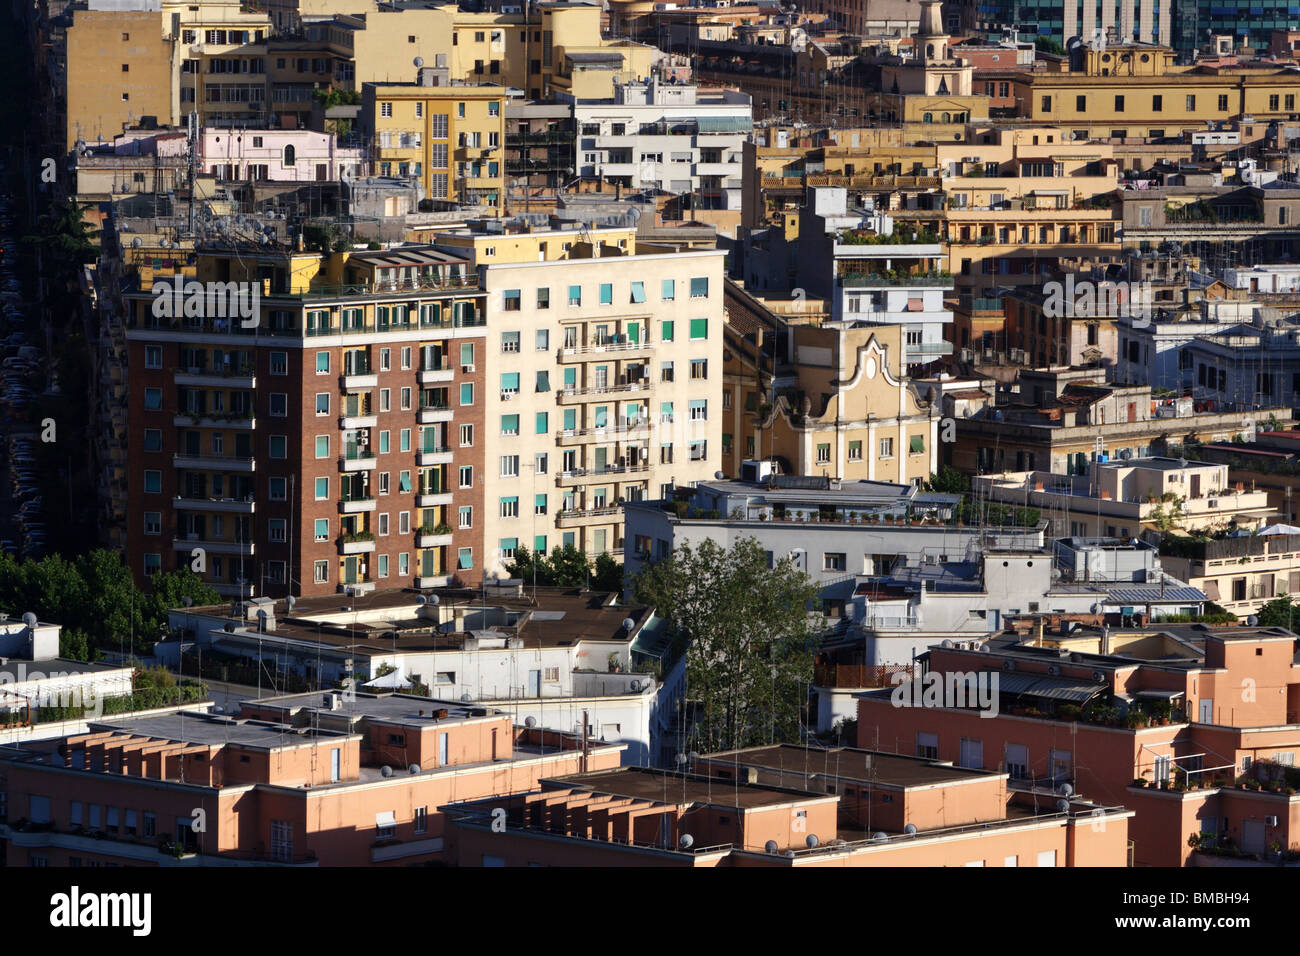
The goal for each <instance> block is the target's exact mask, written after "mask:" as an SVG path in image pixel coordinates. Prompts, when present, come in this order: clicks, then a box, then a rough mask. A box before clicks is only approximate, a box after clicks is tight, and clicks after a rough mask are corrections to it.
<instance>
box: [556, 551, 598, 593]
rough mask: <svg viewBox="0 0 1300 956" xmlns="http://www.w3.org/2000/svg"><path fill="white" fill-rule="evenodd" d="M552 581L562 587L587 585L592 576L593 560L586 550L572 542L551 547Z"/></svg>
mask: <svg viewBox="0 0 1300 956" xmlns="http://www.w3.org/2000/svg"><path fill="white" fill-rule="evenodd" d="M550 566H551V577H552V579H553V580H552V583H553V584H554V585H555V586H556V587H561V588H577V587H586V586H587V583H588V581H589V580H590V578H591V562H589V561H588V560H587V555H586V553H585V552H582V551H579V550H578V549H577V548H575V547H574V546H573V545H571V544H566V545H565V546H564V547H562V548H561V547H559V546H558V545H557V546H556V547H554V548H552V549H551V558H550Z"/></svg>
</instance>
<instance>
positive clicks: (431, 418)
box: [416, 405, 453, 425]
mask: <svg viewBox="0 0 1300 956" xmlns="http://www.w3.org/2000/svg"><path fill="white" fill-rule="evenodd" d="M452 414H453V413H452V410H451V406H450V405H429V406H427V407H422V408H421V409H420V411H419V413H418V414H417V416H416V420H417V421H418V422H419V423H420V424H421V425H432V424H433V423H434V422H449V421H451V418H452Z"/></svg>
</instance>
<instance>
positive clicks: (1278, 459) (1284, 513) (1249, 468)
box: [1196, 428, 1300, 524]
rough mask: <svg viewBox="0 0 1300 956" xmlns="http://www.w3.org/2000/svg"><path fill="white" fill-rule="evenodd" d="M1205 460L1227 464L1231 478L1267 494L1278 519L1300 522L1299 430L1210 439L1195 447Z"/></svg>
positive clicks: (1293, 522)
mask: <svg viewBox="0 0 1300 956" xmlns="http://www.w3.org/2000/svg"><path fill="white" fill-rule="evenodd" d="M1196 456H1197V457H1198V458H1201V459H1202V460H1204V461H1214V462H1222V463H1223V464H1225V465H1227V466H1228V477H1229V478H1230V479H1231V480H1232V481H1233V482H1234V483H1236V482H1241V483H1243V484H1244V485H1246V486H1248V487H1249V488H1251V489H1257V490H1259V491H1262V492H1264V493H1265V494H1267V495H1268V503H1269V505H1270V506H1271V507H1272V508H1273V511H1274V514H1276V515H1277V516H1278V520H1279V521H1281V522H1284V523H1287V524H1300V481H1297V476H1300V431H1297V430H1296V429H1294V428H1291V429H1277V430H1273V431H1259V432H1256V434H1255V440H1254V441H1249V442H1228V441H1225V442H1207V443H1205V444H1201V445H1198V446H1197V447H1196Z"/></svg>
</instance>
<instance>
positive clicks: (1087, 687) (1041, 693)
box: [998, 672, 1106, 704]
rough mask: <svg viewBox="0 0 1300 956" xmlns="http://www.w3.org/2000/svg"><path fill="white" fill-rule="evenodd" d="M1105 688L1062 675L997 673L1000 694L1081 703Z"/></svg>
mask: <svg viewBox="0 0 1300 956" xmlns="http://www.w3.org/2000/svg"><path fill="white" fill-rule="evenodd" d="M1105 689H1106V685H1105V684H1095V683H1089V682H1085V681H1077V680H1070V679H1068V678H1064V677H1045V676H1043V675H1042V674H1007V673H1002V672H999V673H998V692H999V693H1002V694H1019V695H1021V696H1023V697H1041V698H1043V699H1045V700H1063V701H1067V702H1069V703H1073V704H1082V703H1086V702H1087V701H1089V700H1091V699H1092V698H1093V697H1095V696H1096V695H1097V694H1099V693H1101V692H1102V691H1103V690H1105Z"/></svg>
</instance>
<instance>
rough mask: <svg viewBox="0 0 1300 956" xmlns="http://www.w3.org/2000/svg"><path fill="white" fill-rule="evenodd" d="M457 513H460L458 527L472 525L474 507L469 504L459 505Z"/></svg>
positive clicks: (470, 526)
mask: <svg viewBox="0 0 1300 956" xmlns="http://www.w3.org/2000/svg"><path fill="white" fill-rule="evenodd" d="M459 513H460V524H459V527H461V528H472V527H474V509H473V508H472V507H470V506H469V505H461V507H460V512H459Z"/></svg>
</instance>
